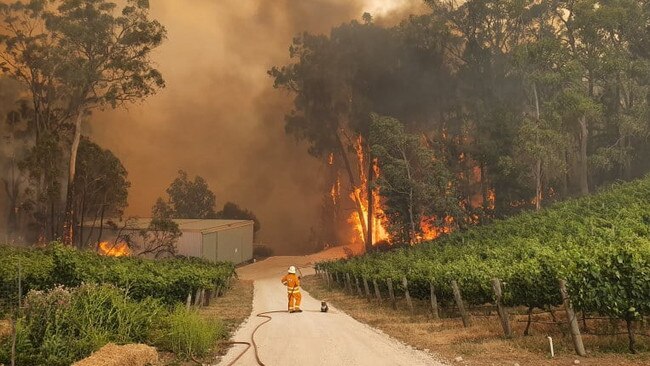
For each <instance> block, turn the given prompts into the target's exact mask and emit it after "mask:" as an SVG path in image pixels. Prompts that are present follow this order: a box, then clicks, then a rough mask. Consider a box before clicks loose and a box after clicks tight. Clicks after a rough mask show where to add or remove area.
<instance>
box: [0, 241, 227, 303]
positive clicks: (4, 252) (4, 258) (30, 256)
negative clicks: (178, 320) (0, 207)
mask: <svg viewBox="0 0 650 366" xmlns="http://www.w3.org/2000/svg"><path fill="white" fill-rule="evenodd" d="M18 265H20V267H21V271H22V278H23V280H22V286H23V290H24V292H27V291H29V290H45V289H49V288H53V287H54V286H56V285H64V286H67V287H74V286H79V285H81V284H82V283H97V284H112V285H115V286H117V287H119V288H121V289H124V290H127V291H128V293H129V296H130V297H131V298H133V299H135V300H142V299H145V298H147V297H153V298H157V299H160V300H161V301H162V302H164V303H166V304H173V303H175V302H178V301H184V300H185V298H186V297H187V294H188V292H189V291H192V292H194V291H196V290H197V289H200V288H211V287H213V286H215V285H216V284H224V283H225V282H226V281H227V279H228V278H230V277H231V276H233V275H234V266H233V265H232V263H225V262H224V263H217V264H213V263H208V262H205V261H202V260H199V259H165V260H149V259H142V258H130V257H106V256H100V255H98V254H95V253H92V252H88V251H78V250H74V249H70V248H66V247H63V246H61V245H58V244H57V245H53V246H50V247H48V248H44V249H17V248H11V247H0V292H1V293H3V294H9V295H10V296H15V295H14V294H16V293H17V290H16V288H17V286H16V278H17V268H18Z"/></svg>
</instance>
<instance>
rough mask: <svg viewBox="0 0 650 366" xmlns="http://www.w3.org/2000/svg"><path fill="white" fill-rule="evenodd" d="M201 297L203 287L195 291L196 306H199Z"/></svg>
mask: <svg viewBox="0 0 650 366" xmlns="http://www.w3.org/2000/svg"><path fill="white" fill-rule="evenodd" d="M199 297H201V289H200V288H197V289H196V292H194V306H195V307H198V306H199V304H200V303H199V300H200V299H199Z"/></svg>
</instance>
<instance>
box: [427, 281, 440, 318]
mask: <svg viewBox="0 0 650 366" xmlns="http://www.w3.org/2000/svg"><path fill="white" fill-rule="evenodd" d="M435 290H436V288H435V287H434V286H433V281H431V282H429V293H430V294H429V296H430V299H431V313H432V314H433V318H434V319H440V314H439V313H438V297H437V296H436V291H435Z"/></svg>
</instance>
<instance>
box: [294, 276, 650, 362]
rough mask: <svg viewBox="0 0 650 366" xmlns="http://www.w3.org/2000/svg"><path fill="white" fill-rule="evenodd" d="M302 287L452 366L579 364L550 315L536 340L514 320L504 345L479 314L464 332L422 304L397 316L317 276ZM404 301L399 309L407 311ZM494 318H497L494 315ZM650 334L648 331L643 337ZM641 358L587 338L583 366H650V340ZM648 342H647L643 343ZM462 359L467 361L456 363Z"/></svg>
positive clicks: (618, 344)
mask: <svg viewBox="0 0 650 366" xmlns="http://www.w3.org/2000/svg"><path fill="white" fill-rule="evenodd" d="M302 286H303V287H304V288H305V289H306V290H307V291H309V292H310V294H311V295H312V296H313V297H315V298H318V299H325V300H327V301H328V302H330V303H331V304H333V305H334V306H336V307H337V308H339V309H341V310H343V311H345V312H346V313H347V314H349V315H350V316H352V317H353V318H355V319H357V320H358V321H360V322H362V323H366V324H368V325H370V326H372V327H375V328H377V329H380V330H382V331H383V332H385V333H386V334H388V335H390V336H392V337H394V338H396V339H399V340H400V341H402V342H404V343H406V344H409V345H412V346H414V347H417V348H419V349H425V350H430V351H431V352H433V353H437V354H439V355H441V356H442V357H444V358H446V359H448V360H449V363H450V364H467V365H479V366H483V365H485V366H492V365H515V364H516V363H517V364H519V365H532V366H542V365H571V364H573V361H574V360H576V359H578V357H577V356H575V354H574V352H573V348H572V343H571V338H570V335H569V333H568V331H567V330H566V329H564V328H563V327H561V326H558V325H555V324H547V323H552V319H551V317H550V316H549V315H546V314H539V315H536V316H535V318H534V320H535V321H539V322H544V323H533V324H532V325H531V335H530V336H522V334H523V331H524V328H525V327H526V322H525V320H526V319H527V317H526V315H523V314H522V315H514V316H513V317H512V318H511V321H512V322H511V324H512V327H513V331H514V333H515V337H514V339H510V340H507V339H504V338H503V337H502V334H503V333H502V330H501V326H500V323H499V320H498V318H497V317H495V316H488V314H487V313H477V312H475V313H474V317H473V318H472V321H473V324H472V326H471V327H470V328H463V326H462V323H461V321H460V319H458V318H444V316H443V319H440V320H434V319H433V318H432V316H431V313H430V312H429V311H428V310H427V304H426V302H423V301H416V302H415V308H416V310H415V312H414V314H410V313H409V312H408V311H407V310H393V309H391V308H390V306H389V305H388V304H387V302H385V303H384V305H383V306H379V305H376V304H371V305H369V304H368V302H367V301H366V300H365V299H362V298H359V297H356V296H349V295H347V294H345V293H344V292H343V291H342V290H338V289H334V288H332V290H328V289H327V287H326V286H325V284H324V283H323V282H322V281H321V280H320V278H317V277H315V276H308V277H304V278H303V281H302ZM403 302H404V301H403V300H401V301H400V302H398V309H406V305H405V304H404V303H403ZM491 315H495V312H492V313H491ZM556 316H557V318H558V320H561V319H564V314H561V313H558V314H556ZM587 325H588V327H589V328H590V331H591V332H593V333H606V331H607V329H606V328H607V327H608V326H610V325H609V323H607V322H603V321H596V320H592V321H588V323H587ZM643 332H644V333H649V332H648V331H643ZM547 336H551V337H553V340H554V348H555V353H556V357H555V358H553V359H551V358H550V357H549V355H548V340H547V338H546V337H547ZM637 338H638V339H637V341H638V342H639V349H640V350H643V351H644V352H641V353H640V354H638V355H629V354H624V353H623V352H625V351H626V350H627V337H626V336H625V335H621V336H596V335H590V334H583V340H584V342H585V347H586V348H587V350H588V356H587V357H586V358H580V362H581V363H580V364H581V365H594V366H614V365H620V366H623V365H625V366H628V365H630V366H641V365H648V364H650V353H648V351H649V350H650V339H648V338H645V337H637ZM641 338H644V339H641ZM457 357H462V361H460V362H457V361H454V360H455V359H456V358H457Z"/></svg>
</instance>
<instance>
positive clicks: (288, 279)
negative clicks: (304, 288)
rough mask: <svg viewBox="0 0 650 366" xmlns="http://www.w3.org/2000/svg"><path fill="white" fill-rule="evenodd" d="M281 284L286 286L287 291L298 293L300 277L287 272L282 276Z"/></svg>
mask: <svg viewBox="0 0 650 366" xmlns="http://www.w3.org/2000/svg"><path fill="white" fill-rule="evenodd" d="M282 284H283V285H285V286H287V293H289V294H295V293H300V278H298V276H296V275H295V274H293V273H288V274H287V275H285V276H284V277H282Z"/></svg>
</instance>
